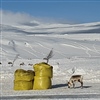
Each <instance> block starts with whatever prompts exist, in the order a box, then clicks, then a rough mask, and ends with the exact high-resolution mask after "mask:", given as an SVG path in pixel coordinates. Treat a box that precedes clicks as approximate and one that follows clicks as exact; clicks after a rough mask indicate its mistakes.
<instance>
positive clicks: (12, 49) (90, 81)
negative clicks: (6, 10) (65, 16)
mask: <svg viewBox="0 0 100 100" xmlns="http://www.w3.org/2000/svg"><path fill="white" fill-rule="evenodd" d="M36 22H37V21H36ZM99 24H100V22H96V23H86V24H78V25H77V24H76V25H68V24H66V25H63V24H49V25H47V24H46V25H44V24H41V25H40V23H38V25H37V26H34V27H32V26H28V27H27V26H25V27H24V26H21V27H20V26H16V27H14V29H13V26H9V27H12V29H11V28H9V27H7V26H6V25H4V26H5V27H4V26H3V31H2V38H1V39H2V40H1V42H0V45H1V47H0V48H1V50H0V57H1V63H2V64H0V69H1V71H0V94H1V96H0V97H2V98H1V99H4V98H9V99H11V98H13V97H14V98H18V96H21V98H24V97H25V96H27V97H29V98H30V99H32V98H33V97H35V99H38V100H40V99H41V100H42V99H43V100H44V99H50V98H51V99H57V100H59V99H60V100H64V99H68V100H91V99H92V100H93V99H94V100H99V99H100V86H99V85H100V33H92V34H90V33H87V34H86V33H80V34H79V33H78V34H76V33H74V34H72V33H70V32H71V31H76V30H78V31H79V32H81V28H80V27H83V26H84V27H83V28H82V30H83V29H84V30H85V31H87V30H89V29H90V28H91V29H94V28H98V26H99ZM96 26H97V27H96ZM66 27H67V29H68V32H69V33H68V34H63V32H66V33H67V31H66V30H67V29H66ZM68 27H69V28H68ZM93 27H94V28H93ZM18 28H20V32H19V30H18ZM24 28H25V29H24ZM45 28H52V30H50V29H46V30H44V29H45ZM72 28H73V30H72ZM76 28H77V29H76ZM6 29H7V30H9V31H6ZM60 29H61V31H59V30H60ZM23 30H24V31H23ZM36 31H37V32H39V31H41V33H42V34H35V32H36ZM44 31H46V32H47V33H49V34H45V33H43V32H44ZM28 32H33V33H31V34H30V33H28ZM52 32H53V33H54V34H53V33H52ZM57 32H58V34H57ZM55 33H56V34H55ZM59 33H60V34H59ZM52 48H53V54H54V56H53V57H52V58H51V59H50V60H49V64H50V65H52V66H53V78H52V88H51V89H48V90H29V91H28V90H27V91H14V90H13V85H14V84H13V81H14V71H15V70H16V69H18V68H23V69H25V70H28V69H30V70H33V66H30V65H28V64H33V65H34V64H36V63H39V62H45V60H43V58H44V57H46V56H47V54H48V53H49V51H50V50H51V49H52ZM16 55H19V56H18V57H16ZM15 57H16V58H15ZM14 59H15V61H14V65H13V67H11V65H10V64H8V62H13V60H14ZM22 62H24V63H25V65H23V66H20V63H22ZM74 71H75V72H74ZM73 72H74V73H73ZM77 74H81V75H83V82H84V87H83V89H81V88H79V86H80V84H79V83H76V88H75V89H72V88H71V89H69V88H68V87H67V82H68V80H69V79H70V77H71V76H72V75H77ZM47 96H48V97H47ZM60 96H61V97H60ZM67 96H68V97H67ZM14 98H13V99H14ZM24 99H25V98H24Z"/></svg>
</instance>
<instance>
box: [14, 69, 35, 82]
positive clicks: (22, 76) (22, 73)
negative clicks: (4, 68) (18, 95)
mask: <svg viewBox="0 0 100 100" xmlns="http://www.w3.org/2000/svg"><path fill="white" fill-rule="evenodd" d="M14 77H15V80H16V81H19V80H21V81H22V80H23V81H31V80H33V79H34V71H32V70H28V71H26V70H23V69H17V70H16V71H15V73H14Z"/></svg>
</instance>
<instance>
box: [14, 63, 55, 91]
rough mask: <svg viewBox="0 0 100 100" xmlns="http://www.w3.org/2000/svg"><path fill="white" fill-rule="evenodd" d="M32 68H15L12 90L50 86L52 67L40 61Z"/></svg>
mask: <svg viewBox="0 0 100 100" xmlns="http://www.w3.org/2000/svg"><path fill="white" fill-rule="evenodd" d="M33 69H34V71H33V70H27V71H26V70H23V69H17V70H16V71H15V73H14V78H15V79H14V90H32V89H33V90H44V89H50V88H51V86H52V81H51V79H52V77H53V67H52V66H50V65H49V64H47V63H45V62H42V63H37V64H35V65H33Z"/></svg>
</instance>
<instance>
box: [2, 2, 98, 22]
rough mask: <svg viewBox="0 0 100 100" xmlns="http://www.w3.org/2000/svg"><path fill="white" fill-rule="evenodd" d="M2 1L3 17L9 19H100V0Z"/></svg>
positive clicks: (88, 20) (83, 20)
mask: <svg viewBox="0 0 100 100" xmlns="http://www.w3.org/2000/svg"><path fill="white" fill-rule="evenodd" d="M0 3H1V6H0V9H1V11H3V12H1V14H2V15H3V16H2V17H6V19H7V20H8V19H9V21H10V20H12V18H13V17H15V18H14V19H15V20H19V21H23V20H26V21H30V20H31V19H32V18H37V19H43V20H44V19H46V20H47V19H48V20H49V21H50V20H52V21H53V20H57V21H62V22H64V21H65V22H73V23H74V22H76V23H88V22H98V21H100V0H2V1H1V2H0ZM4 12H5V13H4ZM8 15H9V16H8ZM12 16H13V17H12ZM16 16H17V17H16ZM2 19H3V18H2Z"/></svg>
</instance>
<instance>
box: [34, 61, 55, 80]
mask: <svg viewBox="0 0 100 100" xmlns="http://www.w3.org/2000/svg"><path fill="white" fill-rule="evenodd" d="M33 68H34V71H35V76H43V77H50V78H52V77H53V67H52V66H50V65H49V64H47V63H44V62H42V63H38V64H35V65H34V66H33Z"/></svg>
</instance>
